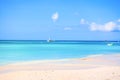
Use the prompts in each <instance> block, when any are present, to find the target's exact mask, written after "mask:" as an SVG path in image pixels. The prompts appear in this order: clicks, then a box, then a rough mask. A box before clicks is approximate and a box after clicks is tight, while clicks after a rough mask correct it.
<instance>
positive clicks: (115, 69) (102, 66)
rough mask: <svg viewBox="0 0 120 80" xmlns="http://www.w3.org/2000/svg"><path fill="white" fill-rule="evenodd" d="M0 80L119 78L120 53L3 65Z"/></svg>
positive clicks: (92, 79) (111, 79)
mask: <svg viewBox="0 0 120 80" xmlns="http://www.w3.org/2000/svg"><path fill="white" fill-rule="evenodd" d="M0 80H120V55H107V56H106V55H103V56H94V57H93V56H92V57H87V58H82V59H66V60H47V61H31V62H24V63H16V64H9V65H4V66H1V67H0Z"/></svg>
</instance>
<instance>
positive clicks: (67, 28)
mask: <svg viewBox="0 0 120 80" xmlns="http://www.w3.org/2000/svg"><path fill="white" fill-rule="evenodd" d="M64 30H72V28H71V27H65V28H64Z"/></svg>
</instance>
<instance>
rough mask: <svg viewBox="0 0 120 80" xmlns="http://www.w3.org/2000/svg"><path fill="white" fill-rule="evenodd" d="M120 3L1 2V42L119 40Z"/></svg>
mask: <svg viewBox="0 0 120 80" xmlns="http://www.w3.org/2000/svg"><path fill="white" fill-rule="evenodd" d="M119 3H120V1H119V0H0V39H1V40H2V39H3V40H10V39H11V40H41V39H42V40H43V39H45V40H46V39H48V37H51V38H52V39H54V40H120V5H119Z"/></svg>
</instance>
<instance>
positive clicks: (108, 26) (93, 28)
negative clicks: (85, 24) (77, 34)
mask: <svg viewBox="0 0 120 80" xmlns="http://www.w3.org/2000/svg"><path fill="white" fill-rule="evenodd" d="M116 29H118V27H117V24H116V23H115V22H112V21H111V22H107V23H105V24H103V25H101V24H96V23H91V24H90V30H91V31H108V32H109V31H113V30H116Z"/></svg>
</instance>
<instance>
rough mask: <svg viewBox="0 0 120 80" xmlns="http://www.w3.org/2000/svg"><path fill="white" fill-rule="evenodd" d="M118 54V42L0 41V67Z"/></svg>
mask: <svg viewBox="0 0 120 80" xmlns="http://www.w3.org/2000/svg"><path fill="white" fill-rule="evenodd" d="M116 53H117V54H120V42H118V41H73V40H72V41H64V40H62V41H60V40H57V41H53V42H47V41H46V40H36V41H35V40H28V41H27V40H1V41H0V65H4V64H10V63H15V62H23V61H32V60H49V59H67V58H81V57H86V56H89V55H101V54H116Z"/></svg>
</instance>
